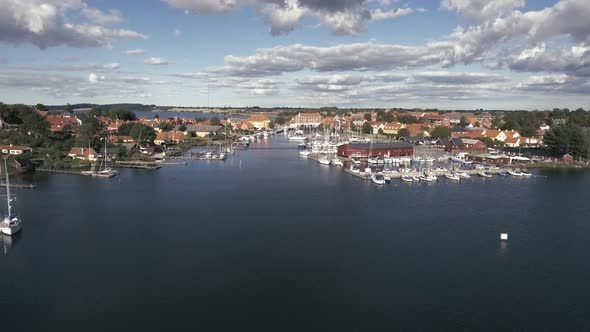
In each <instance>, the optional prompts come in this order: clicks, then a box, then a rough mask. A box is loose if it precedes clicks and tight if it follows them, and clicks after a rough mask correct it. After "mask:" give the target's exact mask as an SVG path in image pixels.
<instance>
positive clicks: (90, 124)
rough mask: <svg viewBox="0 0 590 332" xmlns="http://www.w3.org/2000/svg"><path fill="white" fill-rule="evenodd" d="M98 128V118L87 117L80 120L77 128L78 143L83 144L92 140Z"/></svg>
mask: <svg viewBox="0 0 590 332" xmlns="http://www.w3.org/2000/svg"><path fill="white" fill-rule="evenodd" d="M99 128H100V123H99V122H98V120H97V119H96V118H94V117H88V118H87V119H86V120H85V121H84V122H82V125H81V126H80V128H78V137H77V141H78V143H79V144H84V145H85V144H88V143H89V142H92V141H94V138H95V136H96V133H97V132H98V129H99Z"/></svg>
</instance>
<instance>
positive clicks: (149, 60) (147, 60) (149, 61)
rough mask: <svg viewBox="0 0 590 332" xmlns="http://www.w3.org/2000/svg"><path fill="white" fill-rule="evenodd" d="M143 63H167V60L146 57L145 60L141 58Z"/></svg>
mask: <svg viewBox="0 0 590 332" xmlns="http://www.w3.org/2000/svg"><path fill="white" fill-rule="evenodd" d="M143 62H144V63H147V64H148V65H156V66H157V65H167V64H168V60H166V59H164V58H154V57H151V58H147V59H145V60H143Z"/></svg>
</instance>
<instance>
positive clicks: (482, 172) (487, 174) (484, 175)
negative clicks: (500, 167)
mask: <svg viewBox="0 0 590 332" xmlns="http://www.w3.org/2000/svg"><path fill="white" fill-rule="evenodd" d="M477 174H478V175H479V176H481V177H483V178H491V177H493V175H492V174H491V173H490V172H486V171H481V172H479V173H477Z"/></svg>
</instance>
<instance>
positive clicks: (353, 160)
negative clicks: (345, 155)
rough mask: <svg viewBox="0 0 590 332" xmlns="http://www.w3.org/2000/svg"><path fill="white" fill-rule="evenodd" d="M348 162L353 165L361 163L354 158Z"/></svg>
mask: <svg viewBox="0 0 590 332" xmlns="http://www.w3.org/2000/svg"><path fill="white" fill-rule="evenodd" d="M350 161H352V163H353V164H355V165H360V163H361V161H360V160H358V159H354V158H350Z"/></svg>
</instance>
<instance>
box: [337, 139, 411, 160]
mask: <svg viewBox="0 0 590 332" xmlns="http://www.w3.org/2000/svg"><path fill="white" fill-rule="evenodd" d="M369 153H370V154H371V157H376V156H394V157H399V156H411V155H412V154H413V153H414V146H413V145H412V144H408V143H405V142H393V143H374V144H369V143H363V144H345V145H340V146H339V147H338V155H339V156H341V157H362V158H367V157H369Z"/></svg>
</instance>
